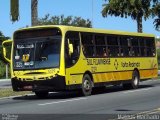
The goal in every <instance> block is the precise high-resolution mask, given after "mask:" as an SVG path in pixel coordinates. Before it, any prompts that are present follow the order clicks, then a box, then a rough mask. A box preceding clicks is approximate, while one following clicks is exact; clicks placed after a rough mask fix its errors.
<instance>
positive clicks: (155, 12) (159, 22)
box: [152, 0, 160, 31]
mask: <svg viewBox="0 0 160 120" xmlns="http://www.w3.org/2000/svg"><path fill="white" fill-rule="evenodd" d="M152 16H153V17H156V18H155V20H154V26H155V28H156V30H158V31H159V30H160V0H153V8H152Z"/></svg>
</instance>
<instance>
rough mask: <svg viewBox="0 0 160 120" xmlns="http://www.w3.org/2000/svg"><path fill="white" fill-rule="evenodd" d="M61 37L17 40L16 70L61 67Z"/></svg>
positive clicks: (15, 48) (15, 44)
mask: <svg viewBox="0 0 160 120" xmlns="http://www.w3.org/2000/svg"><path fill="white" fill-rule="evenodd" d="M61 38H62V37H61V36H50V37H37V38H26V39H22V40H15V42H14V52H13V61H14V64H13V67H14V69H23V70H24V69H41V68H57V67H59V59H60V48H61V47H60V45H61Z"/></svg>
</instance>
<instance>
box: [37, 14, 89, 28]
mask: <svg viewBox="0 0 160 120" xmlns="http://www.w3.org/2000/svg"><path fill="white" fill-rule="evenodd" d="M38 25H69V26H77V27H89V28H91V27H92V23H91V21H90V20H89V19H87V20H85V19H83V18H81V17H73V16H68V17H64V15H61V16H52V17H50V15H49V14H47V15H45V17H44V18H41V19H39V20H38Z"/></svg>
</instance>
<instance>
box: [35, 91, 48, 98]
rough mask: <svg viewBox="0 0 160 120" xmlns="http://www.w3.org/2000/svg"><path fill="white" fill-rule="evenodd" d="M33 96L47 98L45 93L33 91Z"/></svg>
mask: <svg viewBox="0 0 160 120" xmlns="http://www.w3.org/2000/svg"><path fill="white" fill-rule="evenodd" d="M35 94H36V96H37V97H38V98H46V97H47V96H48V92H47V91H35Z"/></svg>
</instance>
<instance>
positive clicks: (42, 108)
mask: <svg viewBox="0 0 160 120" xmlns="http://www.w3.org/2000/svg"><path fill="white" fill-rule="evenodd" d="M0 114H1V116H0V118H2V119H3V118H7V117H9V118H17V119H18V120H21V119H22V120H28V119H40V120H41V119H45V120H62V119H65V120H72V119H73V120H75V119H76V120H89V119H92V120H99V119H100V120H107V119H112V120H115V119H119V120H120V119H124V117H125V118H126V117H127V119H134V118H135V119H138V118H139V119H149V120H150V119H151V118H152V120H153V118H154V120H156V119H158V120H159V119H160V80H151V81H145V82H142V83H141V85H140V88H138V89H136V90H124V89H123V88H122V87H108V88H107V89H106V90H99V91H98V90H97V91H94V93H93V95H92V96H88V97H83V96H81V95H79V94H78V93H77V92H67V93H50V95H49V97H48V98H46V99H38V98H37V97H36V96H35V95H27V96H21V97H13V98H5V99H0Z"/></svg>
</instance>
